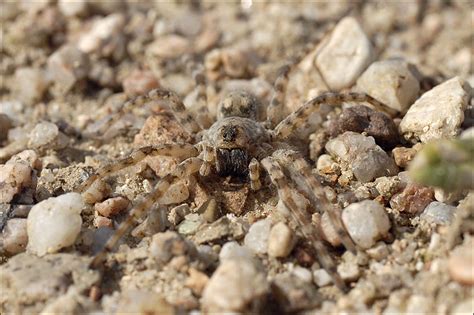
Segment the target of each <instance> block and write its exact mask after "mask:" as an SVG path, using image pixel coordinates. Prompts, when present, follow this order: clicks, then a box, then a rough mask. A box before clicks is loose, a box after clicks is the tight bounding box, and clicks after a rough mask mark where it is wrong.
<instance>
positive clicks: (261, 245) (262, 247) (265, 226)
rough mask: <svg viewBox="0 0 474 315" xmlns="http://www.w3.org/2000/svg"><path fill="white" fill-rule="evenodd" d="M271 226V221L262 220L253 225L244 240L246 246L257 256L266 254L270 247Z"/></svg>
mask: <svg viewBox="0 0 474 315" xmlns="http://www.w3.org/2000/svg"><path fill="white" fill-rule="evenodd" d="M271 224H272V221H271V220H270V219H264V220H260V221H257V222H255V223H254V224H252V226H251V227H250V229H249V231H248V233H247V235H245V238H244V244H245V246H246V247H247V248H249V249H250V250H251V251H253V252H254V253H255V254H266V253H267V250H268V247H269V244H268V238H269V236H270V229H271Z"/></svg>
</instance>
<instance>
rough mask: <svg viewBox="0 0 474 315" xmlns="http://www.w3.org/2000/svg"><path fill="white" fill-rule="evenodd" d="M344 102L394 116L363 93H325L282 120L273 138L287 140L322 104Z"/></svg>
mask: <svg viewBox="0 0 474 315" xmlns="http://www.w3.org/2000/svg"><path fill="white" fill-rule="evenodd" d="M345 102H360V103H363V102H367V103H369V104H371V105H372V106H374V108H375V109H376V110H378V111H381V112H384V113H387V114H388V115H389V116H393V115H395V112H394V111H393V110H392V109H390V108H389V107H387V106H386V105H384V104H383V103H381V102H379V101H377V100H376V99H375V98H373V97H372V96H370V95H368V94H365V93H355V92H350V93H325V94H323V95H320V96H317V97H315V98H313V99H311V100H309V101H308V102H306V103H305V104H304V105H303V106H301V107H300V108H299V109H298V110H296V111H295V112H293V113H292V114H291V115H289V116H288V117H286V118H285V119H283V120H282V121H281V122H280V123H279V124H278V125H277V126H276V127H275V129H274V131H273V136H274V137H275V138H276V139H278V140H284V139H287V138H289V137H290V135H291V134H292V133H293V132H294V131H295V130H297V129H300V128H301V127H303V126H305V125H306V124H307V123H308V118H309V117H310V116H311V114H313V113H315V112H317V111H318V110H319V107H320V106H321V105H322V104H327V105H332V106H341V105H342V104H343V103H345Z"/></svg>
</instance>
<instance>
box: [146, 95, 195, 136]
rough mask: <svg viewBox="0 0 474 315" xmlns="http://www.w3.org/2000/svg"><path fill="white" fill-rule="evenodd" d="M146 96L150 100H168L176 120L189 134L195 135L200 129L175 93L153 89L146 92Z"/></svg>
mask: <svg viewBox="0 0 474 315" xmlns="http://www.w3.org/2000/svg"><path fill="white" fill-rule="evenodd" d="M148 97H149V98H150V99H151V100H155V101H160V100H164V101H166V102H168V103H169V106H170V108H171V110H172V111H173V115H174V116H175V118H176V120H177V121H178V122H179V123H180V124H181V125H182V126H183V127H184V129H186V130H187V131H188V132H189V133H190V134H191V135H195V134H196V133H198V132H199V131H201V127H200V126H199V125H198V123H197V122H196V120H195V119H194V118H193V116H192V115H191V114H190V113H189V112H188V110H187V109H186V106H184V104H183V102H182V101H181V100H180V98H179V97H178V95H176V93H174V92H171V91H168V90H163V89H155V90H152V91H150V92H149V93H148Z"/></svg>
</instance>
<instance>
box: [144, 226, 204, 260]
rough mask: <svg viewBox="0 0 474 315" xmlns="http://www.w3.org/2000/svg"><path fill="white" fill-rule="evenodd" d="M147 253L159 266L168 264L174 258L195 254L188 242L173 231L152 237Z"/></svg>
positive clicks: (194, 249)
mask: <svg viewBox="0 0 474 315" xmlns="http://www.w3.org/2000/svg"><path fill="white" fill-rule="evenodd" d="M149 251H150V255H151V256H152V257H153V258H155V260H156V261H157V262H158V263H161V264H166V263H168V262H169V261H170V260H171V259H172V258H174V257H178V256H187V255H193V256H195V255H196V254H197V250H196V248H195V247H194V246H193V245H192V243H191V242H190V241H188V240H186V239H185V238H183V237H182V236H181V235H179V234H178V233H176V232H173V231H166V232H163V233H157V234H155V235H153V237H152V239H151V243H150V249H149Z"/></svg>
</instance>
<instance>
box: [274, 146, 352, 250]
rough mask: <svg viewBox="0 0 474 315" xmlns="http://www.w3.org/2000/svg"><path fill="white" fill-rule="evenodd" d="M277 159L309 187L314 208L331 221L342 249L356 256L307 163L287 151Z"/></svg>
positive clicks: (339, 217) (341, 223)
mask: <svg viewBox="0 0 474 315" xmlns="http://www.w3.org/2000/svg"><path fill="white" fill-rule="evenodd" d="M278 157H279V160H280V161H281V163H283V164H284V165H285V166H286V167H287V168H289V169H294V170H295V172H293V173H292V176H298V177H300V179H302V180H303V181H304V182H305V183H306V185H308V186H309V187H310V189H311V192H310V193H308V197H309V198H310V199H311V201H312V203H313V204H314V206H315V207H317V208H318V209H319V211H320V212H321V214H322V213H324V212H326V213H327V214H328V216H329V220H330V221H331V224H332V225H333V227H334V229H335V230H336V233H337V234H338V236H339V238H340V239H341V242H342V244H343V245H344V247H345V248H346V249H347V250H349V251H351V252H352V253H353V254H356V253H357V249H356V245H355V243H354V241H353V240H352V239H351V237H350V236H349V234H348V233H347V230H346V229H345V228H344V224H343V222H342V220H341V216H340V213H339V211H338V209H337V208H336V206H335V205H333V204H331V203H330V202H329V200H328V198H327V196H326V194H325V192H324V190H323V187H321V184H320V183H319V182H318V181H317V179H316V178H315V176H314V174H313V173H312V172H311V168H310V166H309V164H308V162H306V160H305V159H303V158H302V157H301V156H300V155H299V154H298V153H296V152H294V151H289V150H288V151H286V152H285V154H279V155H278ZM295 183H296V184H297V185H298V186H301V185H302V184H303V183H302V182H301V181H295ZM303 189H304V188H303Z"/></svg>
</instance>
